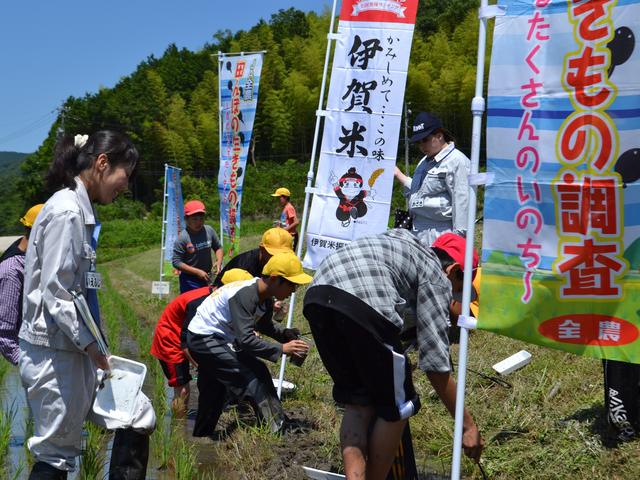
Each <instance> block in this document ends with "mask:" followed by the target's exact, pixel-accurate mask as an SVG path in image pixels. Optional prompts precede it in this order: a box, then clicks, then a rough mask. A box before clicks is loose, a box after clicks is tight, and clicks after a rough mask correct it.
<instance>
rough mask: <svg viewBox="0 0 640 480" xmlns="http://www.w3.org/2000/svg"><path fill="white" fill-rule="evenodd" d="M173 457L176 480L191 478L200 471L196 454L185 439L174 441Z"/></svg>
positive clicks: (189, 479) (188, 479)
mask: <svg viewBox="0 0 640 480" xmlns="http://www.w3.org/2000/svg"><path fill="white" fill-rule="evenodd" d="M175 447H177V448H175ZM174 452H175V456H174V459H173V465H174V473H175V478H176V480H191V479H193V478H195V477H196V474H197V473H198V466H197V459H196V454H195V452H194V451H193V449H192V448H191V446H190V445H188V444H187V443H186V442H185V441H184V440H183V439H180V440H178V441H176V442H175V443H174Z"/></svg>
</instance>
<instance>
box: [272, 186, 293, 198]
mask: <svg viewBox="0 0 640 480" xmlns="http://www.w3.org/2000/svg"><path fill="white" fill-rule="evenodd" d="M283 195H284V196H285V197H290V196H291V192H290V191H289V189H288V188H284V187H280V188H278V189H277V190H276V191H275V193H272V194H271V196H272V197H281V196H283Z"/></svg>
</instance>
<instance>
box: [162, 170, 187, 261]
mask: <svg viewBox="0 0 640 480" xmlns="http://www.w3.org/2000/svg"><path fill="white" fill-rule="evenodd" d="M164 174H165V182H166V186H167V187H166V199H165V201H166V210H165V218H164V221H165V228H164V244H163V245H164V259H165V261H168V262H171V259H172V257H173V244H174V243H175V241H176V240H177V238H178V235H180V232H182V231H183V230H184V229H185V228H186V225H185V223H184V204H183V200H182V185H181V184H180V169H179V168H176V167H172V166H170V165H166V166H165V170H164Z"/></svg>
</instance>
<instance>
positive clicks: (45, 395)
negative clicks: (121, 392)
mask: <svg viewBox="0 0 640 480" xmlns="http://www.w3.org/2000/svg"><path fill="white" fill-rule="evenodd" d="M20 349H21V353H20V361H19V366H20V377H21V379H22V383H23V385H24V387H25V388H26V391H27V402H28V404H29V407H30V408H31V411H32V413H33V420H34V433H33V436H32V437H31V438H29V440H28V442H27V446H28V447H29V450H30V451H31V454H32V455H33V456H34V457H35V460H36V462H45V463H48V464H49V465H51V466H52V467H55V468H57V469H59V470H74V469H75V467H76V457H77V456H79V455H80V453H81V439H82V426H83V424H84V421H85V420H89V421H91V422H93V423H95V424H96V425H98V426H101V427H103V428H106V429H109V430H115V429H118V428H132V429H133V430H135V431H136V432H138V433H146V434H150V433H151V432H153V430H154V429H155V424H156V416H155V412H154V411H153V406H152V405H151V402H150V401H149V399H148V398H147V397H146V396H145V395H144V394H143V393H142V392H140V394H139V395H138V397H137V398H136V408H135V414H134V416H133V419H132V421H131V422H130V423H129V424H124V423H123V422H119V421H117V420H114V419H112V418H106V417H102V416H100V415H97V414H96V413H94V412H93V410H92V409H91V407H92V405H93V400H94V396H95V392H96V388H97V386H98V385H97V379H96V368H95V366H94V365H93V362H92V361H91V359H90V358H89V356H87V355H85V354H83V353H81V352H70V351H65V350H55V349H52V348H49V347H41V346H38V345H33V344H31V343H28V342H24V341H22V340H21V341H20Z"/></svg>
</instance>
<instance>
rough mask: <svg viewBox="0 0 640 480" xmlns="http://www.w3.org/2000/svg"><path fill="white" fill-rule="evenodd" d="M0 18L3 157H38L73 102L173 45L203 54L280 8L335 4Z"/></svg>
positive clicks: (70, 3)
mask: <svg viewBox="0 0 640 480" xmlns="http://www.w3.org/2000/svg"><path fill="white" fill-rule="evenodd" d="M3 3H4V4H3V7H2V15H1V16H0V151H16V152H25V153H31V152H33V151H35V150H36V149H37V148H38V146H39V145H40V144H41V143H42V141H43V140H44V139H45V138H46V136H47V134H48V132H49V129H50V127H51V124H52V123H53V121H54V120H55V118H56V109H57V108H59V107H60V106H61V105H62V103H63V101H64V100H65V99H66V98H67V97H69V96H74V97H81V96H84V95H85V94H86V93H94V92H96V91H98V89H100V88H101V87H112V86H114V85H115V84H116V83H117V82H118V80H119V79H120V78H122V77H125V76H127V75H129V74H130V73H132V72H133V71H134V70H135V69H136V67H137V65H138V64H139V63H140V62H142V61H144V60H145V59H146V58H147V57H148V56H149V55H151V54H153V55H155V56H156V57H160V56H161V55H162V53H163V52H164V51H165V49H166V47H167V46H168V45H169V44H170V43H175V44H176V45H177V46H178V47H179V48H182V47H185V48H188V49H190V50H198V49H200V48H201V47H202V46H203V45H204V44H205V43H207V42H211V41H212V39H213V34H214V33H215V32H217V31H218V30H224V29H229V30H231V31H232V32H235V31H237V30H246V29H248V28H251V27H252V26H253V25H255V24H256V23H257V22H258V21H259V20H260V18H263V19H265V20H267V21H268V20H269V18H270V16H271V14H272V13H276V12H277V11H278V10H279V9H281V8H284V9H287V8H289V7H295V8H297V9H299V10H303V11H305V12H306V11H311V10H313V11H316V12H322V11H323V10H324V9H325V8H330V6H331V2H330V0H297V1H294V0H239V1H238V0H235V1H233V0H232V1H221V0H184V1H182V2H178V1H175V0H174V1H169V0H109V1H108V2H105V1H97V0H56V1H47V0H19V1H12V2H3Z"/></svg>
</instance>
